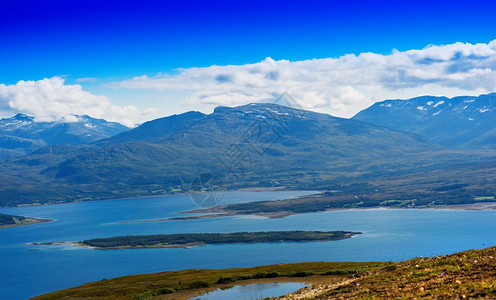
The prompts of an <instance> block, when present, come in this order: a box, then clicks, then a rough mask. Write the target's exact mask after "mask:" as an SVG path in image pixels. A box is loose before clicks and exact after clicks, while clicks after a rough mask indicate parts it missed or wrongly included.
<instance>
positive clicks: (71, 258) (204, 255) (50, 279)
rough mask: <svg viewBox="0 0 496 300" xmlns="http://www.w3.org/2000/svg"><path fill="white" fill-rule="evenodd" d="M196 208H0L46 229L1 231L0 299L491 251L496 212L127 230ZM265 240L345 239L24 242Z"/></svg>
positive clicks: (233, 199) (168, 202)
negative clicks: (255, 235)
mask: <svg viewBox="0 0 496 300" xmlns="http://www.w3.org/2000/svg"><path fill="white" fill-rule="evenodd" d="M305 193H308V192H257V193H254V192H232V193H226V194H225V195H224V198H223V203H239V202H248V201H261V200H278V199H285V198H289V197H294V196H298V195H302V194H305ZM196 208H198V206H197V204H196V203H195V202H194V201H192V200H191V198H190V196H189V195H176V196H162V197H150V198H133V199H121V200H107V201H98V202H81V203H68V204H59V205H50V206H34V207H16V208H2V209H0V212H2V213H8V214H16V215H24V216H30V217H37V218H48V219H54V220H55V221H53V222H49V223H43V224H36V225H30V226H23V227H15V228H8V229H2V230H0V258H1V272H0V295H2V299H25V298H27V297H30V296H35V295H38V294H43V293H47V292H51V291H55V290H59V289H64V288H68V287H72V286H77V285H80V284H83V283H87V282H91V281H96V280H101V279H103V278H106V279H108V278H114V277H118V276H123V275H129V274H142V273H149V272H159V271H167V270H179V269H187V268H214V269H216V268H228V267H249V266H257V265H265V264H275V263H286V262H299V261H389V260H393V261H398V260H403V259H409V258H413V257H417V256H431V255H440V254H448V253H453V252H457V251H462V250H467V249H472V248H483V247H489V246H494V245H496V230H495V229H496V210H486V211H466V210H465V211H464V210H444V209H408V210H401V209H361V210H360V209H357V210H341V211H328V212H320V213H311V214H300V215H294V216H290V217H286V218H281V219H268V218H261V217H222V218H214V219H200V220H186V221H165V222H145V223H126V221H133V220H153V219H162V218H170V217H177V216H180V214H177V213H178V212H181V211H187V210H191V209H196ZM122 222H125V223H122ZM267 230H322V231H325V230H351V231H360V232H363V234H361V235H357V236H355V237H353V238H351V239H346V240H340V241H330V242H312V243H260V244H231V245H230V244H225V245H209V246H205V247H195V248H190V249H129V250H105V251H97V250H91V249H84V248H77V247H72V246H68V245H60V246H29V245H26V243H32V242H56V241H81V240H84V239H90V238H96V237H111V236H117V235H137V234H160V233H188V232H238V231H267Z"/></svg>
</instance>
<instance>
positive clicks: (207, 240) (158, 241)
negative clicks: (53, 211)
mask: <svg viewBox="0 0 496 300" xmlns="http://www.w3.org/2000/svg"><path fill="white" fill-rule="evenodd" d="M357 234H361V232H352V231H265V232H235V233H185V234H184V233H183V234H157V235H136V236H120V237H111V238H97V239H91V240H86V241H82V242H79V243H74V244H75V245H78V246H83V247H92V248H94V249H98V250H103V249H134V248H187V247H194V246H204V245H208V244H234V243H236V244H241V243H242V244H247V243H276V242H318V241H335V240H342V239H347V238H351V237H353V236H354V235H357Z"/></svg>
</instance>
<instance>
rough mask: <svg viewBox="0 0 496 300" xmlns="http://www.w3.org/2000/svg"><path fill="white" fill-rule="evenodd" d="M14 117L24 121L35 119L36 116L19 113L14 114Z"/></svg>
mask: <svg viewBox="0 0 496 300" xmlns="http://www.w3.org/2000/svg"><path fill="white" fill-rule="evenodd" d="M12 119H15V120H22V121H33V120H34V117H31V116H28V115H25V114H22V113H19V114H17V115H15V116H13V117H12Z"/></svg>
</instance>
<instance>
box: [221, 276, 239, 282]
mask: <svg viewBox="0 0 496 300" xmlns="http://www.w3.org/2000/svg"><path fill="white" fill-rule="evenodd" d="M233 281H236V280H235V279H234V278H232V277H222V276H221V277H220V278H219V279H218V280H217V282H216V283H217V284H225V283H230V282H233Z"/></svg>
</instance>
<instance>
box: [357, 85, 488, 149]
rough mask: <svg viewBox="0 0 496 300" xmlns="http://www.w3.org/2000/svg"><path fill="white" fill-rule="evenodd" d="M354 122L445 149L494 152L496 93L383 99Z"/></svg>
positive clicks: (359, 114) (360, 114) (363, 112)
mask: <svg viewBox="0 0 496 300" xmlns="http://www.w3.org/2000/svg"><path fill="white" fill-rule="evenodd" d="M353 119H354V120H359V121H364V122H367V123H370V124H375V125H379V126H385V127H389V128H392V129H396V130H401V131H407V132H413V133H417V134H419V135H422V136H424V137H426V138H428V139H430V140H431V141H433V142H435V143H438V144H441V145H444V146H447V147H455V148H468V149H480V148H490V149H496V93H493V94H488V95H480V96H478V97H472V96H465V97H455V98H446V97H433V96H423V97H417V98H413V99H409V100H386V101H382V102H378V103H375V104H374V105H372V106H371V107H369V108H367V109H365V110H362V111H361V112H359V113H358V114H357V115H355V116H354V117H353Z"/></svg>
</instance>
